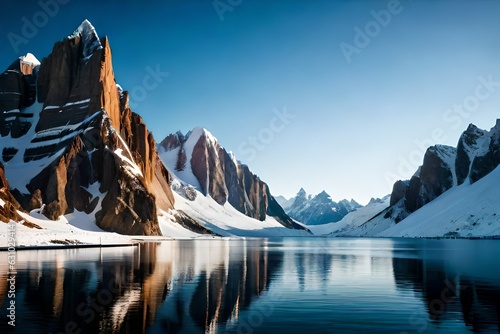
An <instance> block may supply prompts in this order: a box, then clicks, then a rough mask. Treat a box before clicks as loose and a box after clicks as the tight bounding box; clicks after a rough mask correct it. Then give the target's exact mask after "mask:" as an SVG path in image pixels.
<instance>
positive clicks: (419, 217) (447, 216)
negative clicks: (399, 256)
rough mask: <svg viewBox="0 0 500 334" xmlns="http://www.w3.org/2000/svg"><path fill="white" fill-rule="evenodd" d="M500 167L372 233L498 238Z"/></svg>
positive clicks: (499, 222) (391, 235) (386, 235)
mask: <svg viewBox="0 0 500 334" xmlns="http://www.w3.org/2000/svg"><path fill="white" fill-rule="evenodd" d="M499 185H500V167H497V168H496V169H495V170H494V171H493V172H491V173H490V174H488V175H486V176H485V177H483V178H482V179H480V180H479V181H477V182H475V183H474V184H470V183H469V182H465V183H464V184H462V185H460V186H458V187H454V188H452V189H450V190H448V191H447V192H445V193H444V194H442V195H441V196H439V197H438V198H436V199H435V200H434V201H432V202H430V203H429V204H427V205H425V206H423V207H422V208H421V209H419V210H417V211H415V212H414V213H412V214H411V215H409V216H408V217H407V218H406V219H404V220H403V221H401V222H400V223H398V224H396V225H393V226H391V227H390V228H388V229H387V230H385V231H383V232H380V233H378V234H376V235H377V236H384V237H389V236H390V237H396V236H397V237H400V236H401V237H439V236H460V237H476V236H494V235H500V207H499V203H500V187H499Z"/></svg>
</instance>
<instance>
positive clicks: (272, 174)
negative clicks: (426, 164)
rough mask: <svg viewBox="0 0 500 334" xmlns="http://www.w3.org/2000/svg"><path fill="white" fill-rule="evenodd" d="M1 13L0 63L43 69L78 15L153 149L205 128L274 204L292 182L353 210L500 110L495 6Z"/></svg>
mask: <svg viewBox="0 0 500 334" xmlns="http://www.w3.org/2000/svg"><path fill="white" fill-rule="evenodd" d="M398 3H399V4H398ZM54 4H57V6H55V5H54ZM0 8H1V11H2V14H3V15H2V20H1V23H0V45H1V48H0V67H1V66H3V67H4V68H6V67H7V66H8V65H10V63H12V61H13V60H14V59H15V58H16V57H18V56H19V55H21V54H25V53H26V52H32V53H34V54H35V55H36V56H37V57H38V58H39V59H40V60H41V59H42V58H43V57H45V56H47V55H48V54H49V53H50V51H51V49H52V46H53V43H54V42H56V41H58V40H61V39H63V38H64V37H65V36H67V35H69V34H71V33H72V32H73V31H74V30H75V28H76V27H77V26H78V25H79V24H80V23H81V22H82V21H83V20H84V19H85V18H87V19H89V20H90V21H91V22H92V24H93V25H94V26H95V28H96V30H97V32H98V33H99V35H107V36H108V37H109V39H110V43H111V48H112V51H113V63H114V70H115V76H116V79H117V82H118V83H119V84H120V85H121V86H122V87H123V88H124V89H125V90H129V91H130V92H131V94H132V99H133V101H132V103H133V106H134V108H133V110H134V111H135V112H137V113H139V114H141V115H142V116H143V118H144V119H145V121H146V124H147V125H148V127H149V129H150V130H151V131H153V134H154V136H155V138H156V139H157V141H160V140H161V139H163V138H164V137H165V136H166V135H168V134H169V133H171V132H175V131H177V130H181V131H183V132H186V131H189V130H190V129H192V128H193V127H195V126H203V127H205V128H207V129H209V130H210V131H211V132H212V133H213V134H214V135H215V136H216V137H217V138H218V139H219V141H220V143H221V145H223V146H224V147H225V148H226V149H228V150H230V151H233V152H234V153H235V154H236V156H237V158H238V159H239V160H241V161H242V162H243V163H247V164H248V165H249V166H250V168H251V169H252V170H253V171H254V172H255V173H256V174H258V175H259V176H260V177H261V178H262V179H263V180H264V181H266V182H267V183H268V184H269V185H270V187H271V191H272V193H273V194H275V195H277V194H282V195H285V196H287V197H290V196H292V195H294V194H295V193H296V192H297V191H298V190H299V188H301V187H303V188H305V189H306V191H307V192H308V193H313V194H316V193H319V192H320V191H322V190H326V191H327V192H328V193H329V194H330V195H331V196H332V197H333V199H335V200H340V199H342V198H348V199H350V198H354V199H356V200H358V201H360V202H361V203H362V204H365V203H366V202H367V201H368V200H369V199H370V198H371V197H381V196H384V195H386V194H388V193H390V191H391V189H392V183H393V182H394V181H395V180H396V179H399V178H403V179H404V178H409V177H411V175H412V174H413V172H414V171H415V170H416V168H417V167H418V165H419V164H420V163H421V162H422V158H423V155H424V147H427V146H429V145H431V144H435V143H442V144H448V145H456V142H457V140H458V137H459V136H460V134H461V132H462V131H463V130H465V128H466V127H467V125H468V124H469V123H474V124H476V125H478V126H479V127H481V128H486V129H489V128H491V127H492V126H493V125H494V124H495V120H496V118H497V117H499V116H500V113H499V111H500V20H499V19H498V18H499V14H500V1H494V0H491V1H487V0H468V1H465V0H449V1H439V0H433V1H431V0H429V1H425V0H420V1H419V0H413V1H411V0H401V1H399V2H398V1H393V0H392V1H386V0H383V1H377V0H370V1H334V0H324V1H321V0H318V1H313V0H303V1H298V0H281V1H280V0H261V1H257V0H216V1H213V0H196V1H195V0H191V1H190V0H178V1H153V0H146V1H131V0H129V1H126V0H121V1H105V0H100V1H78V0H40V1H22V2H19V1H13V0H6V1H5V0H4V1H3V2H2V4H1V5H0ZM26 22H28V23H26ZM31 24H32V25H33V26H32V27H31V28H33V27H34V28H35V29H31V30H30V29H29V27H28V26H29V25H31ZM150 72H160V73H159V75H157V76H156V77H157V79H158V81H157V82H155V81H151V80H152V79H151V78H149V77H148V75H149V73H150ZM165 73H168V76H166V74H165ZM145 78H147V79H146V85H145V84H144V80H145ZM497 82H498V83H497ZM145 87H147V88H148V89H146V88H145ZM499 118H500V117H499Z"/></svg>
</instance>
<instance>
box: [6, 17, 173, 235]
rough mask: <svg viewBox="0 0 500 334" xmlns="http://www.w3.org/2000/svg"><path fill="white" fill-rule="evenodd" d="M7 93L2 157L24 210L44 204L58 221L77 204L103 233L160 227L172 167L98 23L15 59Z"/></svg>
mask: <svg viewBox="0 0 500 334" xmlns="http://www.w3.org/2000/svg"><path fill="white" fill-rule="evenodd" d="M0 92H2V94H0V134H1V136H2V138H1V140H0V150H1V153H2V156H1V160H0V162H2V163H3V164H4V165H5V173H6V176H7V179H8V180H9V183H10V187H11V188H12V192H13V194H14V195H15V197H16V198H17V200H18V201H19V202H20V204H21V205H22V207H23V208H24V209H26V210H30V209H33V203H37V202H41V204H42V210H41V211H42V213H43V214H44V215H45V216H47V217H48V218H50V219H54V220H57V219H58V217H59V216H61V215H64V214H68V213H72V212H74V211H75V210H77V211H83V212H85V213H87V214H89V215H90V216H91V217H92V219H95V222H96V224H97V225H98V226H100V227H101V228H103V229H104V230H108V231H115V232H118V233H124V234H139V235H159V234H161V232H160V229H159V227H158V218H157V211H158V209H159V208H160V209H163V210H169V209H172V208H173V205H174V199H173V194H172V191H171V188H170V184H169V175H168V172H167V170H166V169H165V167H164V166H163V164H162V163H161V162H160V161H159V158H158V154H157V152H156V144H155V141H154V138H153V136H152V134H151V133H150V132H149V131H148V129H147V127H146V125H145V124H144V122H143V120H142V118H141V117H140V116H139V115H137V114H135V113H133V112H132V111H131V109H130V107H129V104H128V94H127V92H126V91H122V90H121V88H120V87H119V86H117V84H116V81H115V77H114V74H113V66H112V57H111V48H110V45H109V41H108V39H107V38H106V37H104V38H99V37H98V35H97V33H96V31H95V29H94V27H93V26H92V25H91V24H90V22H88V21H86V20H85V21H84V22H83V23H82V24H81V25H80V26H79V27H78V28H77V30H76V31H75V32H74V33H73V34H72V35H70V36H68V37H67V38H65V39H64V40H62V41H60V42H57V43H56V44H55V45H54V47H53V50H52V52H51V54H50V55H49V56H48V57H47V58H44V59H43V61H42V62H41V64H40V62H38V60H36V58H35V57H34V56H33V55H31V54H28V55H26V56H25V57H21V58H20V59H19V60H16V61H15V62H14V63H13V64H12V65H11V66H10V67H9V68H8V69H7V70H6V71H5V72H4V73H3V74H2V75H0ZM39 199H41V200H39ZM39 204H40V203H39Z"/></svg>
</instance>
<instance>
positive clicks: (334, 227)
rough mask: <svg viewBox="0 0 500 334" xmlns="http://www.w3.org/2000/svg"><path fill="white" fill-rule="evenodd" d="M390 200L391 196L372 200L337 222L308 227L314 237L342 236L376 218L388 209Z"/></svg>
mask: <svg viewBox="0 0 500 334" xmlns="http://www.w3.org/2000/svg"><path fill="white" fill-rule="evenodd" d="M390 198H391V195H387V196H385V197H383V198H372V199H371V200H370V202H369V203H368V204H367V205H365V206H363V207H360V208H358V209H356V210H354V211H351V212H349V213H348V214H347V215H345V216H344V217H343V218H342V219H341V220H340V221H338V222H335V223H328V224H322V225H315V226H308V227H309V229H310V230H311V231H312V232H313V233H314V234H315V235H329V236H338V235H344V234H346V233H349V232H350V231H352V230H354V229H356V228H358V227H359V226H360V225H363V224H364V223H365V222H367V221H368V220H370V219H372V218H374V217H376V216H377V215H378V214H379V213H380V212H382V211H383V210H385V209H386V208H387V207H389V201H390Z"/></svg>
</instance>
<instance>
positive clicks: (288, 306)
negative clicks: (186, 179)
mask: <svg viewBox="0 0 500 334" xmlns="http://www.w3.org/2000/svg"><path fill="white" fill-rule="evenodd" d="M0 261H1V262H0V304H1V305H2V318H1V319H0V332H2V333H3V332H5V330H9V329H12V327H11V326H9V325H8V324H7V322H8V321H9V318H7V317H6V312H7V310H6V309H7V307H8V306H9V305H10V304H9V303H10V301H11V300H15V306H16V310H15V317H16V318H15V320H16V321H15V324H16V327H15V329H16V330H15V332H16V333H32V334H34V333H143V332H147V333H359V332H371V333H398V334H406V333H448V332H455V333H461V332H462V333H468V332H486V333H492V332H493V333H494V332H499V329H500V241H496V240H425V239H419V240H407V239H341V238H337V239H323V238H287V239H280V240H255V239H254V240H196V241H191V240H190V241H168V242H162V243H148V244H143V245H141V246H139V247H124V248H106V249H67V250H39V251H18V252H17V263H16V266H17V275H16V286H15V289H16V291H15V298H9V284H8V281H7V278H8V277H7V274H6V272H7V254H6V253H5V252H3V253H0Z"/></svg>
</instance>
